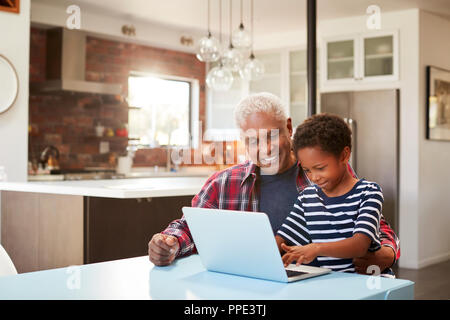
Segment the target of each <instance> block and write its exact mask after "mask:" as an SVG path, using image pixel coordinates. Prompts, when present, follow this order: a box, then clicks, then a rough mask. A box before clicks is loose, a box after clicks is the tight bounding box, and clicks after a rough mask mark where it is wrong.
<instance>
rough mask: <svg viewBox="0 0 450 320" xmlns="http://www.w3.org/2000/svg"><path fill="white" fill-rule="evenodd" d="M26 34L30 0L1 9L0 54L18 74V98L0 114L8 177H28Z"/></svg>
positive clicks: (1, 158) (0, 155)
mask: <svg viewBox="0 0 450 320" xmlns="http://www.w3.org/2000/svg"><path fill="white" fill-rule="evenodd" d="M29 34H30V0H22V1H20V14H16V13H8V12H1V11H0V54H3V55H4V56H6V57H7V58H8V59H9V60H10V61H11V62H12V64H13V65H14V67H15V68H16V71H17V74H18V76H19V94H18V97H17V100H16V102H15V104H14V105H13V106H12V108H11V109H9V110H8V111H7V112H6V113H2V114H0V166H5V168H6V172H7V175H8V180H9V181H26V180H27V144H28V137H27V131H28V130H27V127H28V78H29V68H28V64H29V50H28V49H29V47H30V44H29V40H28V37H29Z"/></svg>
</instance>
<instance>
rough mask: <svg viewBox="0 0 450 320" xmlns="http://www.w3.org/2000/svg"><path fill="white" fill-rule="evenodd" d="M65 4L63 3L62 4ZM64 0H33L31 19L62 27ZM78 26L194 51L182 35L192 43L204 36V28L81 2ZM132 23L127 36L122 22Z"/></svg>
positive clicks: (122, 38) (114, 37)
mask: <svg viewBox="0 0 450 320" xmlns="http://www.w3.org/2000/svg"><path fill="white" fill-rule="evenodd" d="M65 4H66V6H65ZM66 9H67V2H66V1H58V0H54V1H47V3H40V2H36V1H33V3H32V6H31V13H32V15H31V21H32V22H33V23H36V24H43V25H52V26H60V27H62V26H65V25H66V20H67V18H68V16H69V14H67V13H66ZM80 9H81V29H82V30H84V31H87V32H90V33H93V34H97V35H99V36H100V37H102V38H110V39H112V40H118V41H130V42H133V43H139V44H142V45H147V46H154V47H164V48H168V49H171V50H176V51H185V52H191V53H194V52H195V46H194V45H192V46H184V45H182V44H181V43H180V38H181V36H189V37H192V38H193V40H194V43H195V42H196V41H197V40H198V39H200V38H201V37H203V36H204V32H205V31H204V30H180V29H175V28H173V27H168V26H161V25H155V24H152V23H149V22H148V21H139V20H136V19H132V18H129V17H126V16H125V15H121V16H119V15H114V16H113V15H110V14H108V13H106V14H105V12H102V11H101V10H98V11H97V12H95V11H93V10H89V11H88V10H85V9H84V7H83V6H82V5H81V6H80ZM129 24H132V25H134V26H135V28H136V36H134V37H126V36H124V35H123V34H122V32H121V27H122V26H123V25H129Z"/></svg>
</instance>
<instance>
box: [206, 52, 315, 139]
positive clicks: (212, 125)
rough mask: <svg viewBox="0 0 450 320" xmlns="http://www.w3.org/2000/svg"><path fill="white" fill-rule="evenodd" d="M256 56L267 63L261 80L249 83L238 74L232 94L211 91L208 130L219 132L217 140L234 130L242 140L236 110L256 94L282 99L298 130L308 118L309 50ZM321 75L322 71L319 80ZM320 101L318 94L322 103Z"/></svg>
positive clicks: (208, 91) (208, 90)
mask: <svg viewBox="0 0 450 320" xmlns="http://www.w3.org/2000/svg"><path fill="white" fill-rule="evenodd" d="M255 56H256V58H257V59H259V60H260V61H261V62H262V63H264V68H265V73H264V75H263V76H262V78H261V79H258V80H254V81H250V82H246V81H243V80H242V79H240V78H239V76H238V75H237V74H235V82H234V83H233V86H232V88H231V90H230V91H226V92H215V91H213V90H211V89H209V88H207V96H208V100H207V102H208V103H207V128H208V130H209V131H210V132H214V133H215V137H221V136H227V135H228V136H231V135H230V134H229V133H230V132H232V130H236V132H237V136H236V137H237V138H238V137H239V136H238V131H237V128H236V126H235V124H234V118H233V110H234V108H235V106H236V105H237V103H238V102H239V101H240V100H241V99H242V98H244V97H245V96H247V95H248V94H252V93H257V92H270V93H273V94H275V95H277V96H278V97H280V99H281V101H282V102H283V104H284V105H285V106H286V108H287V110H286V112H287V114H288V116H289V117H291V118H292V124H293V126H294V128H295V127H296V126H297V125H299V124H300V123H302V122H303V120H304V119H305V118H306V117H307V99H308V96H307V68H306V65H307V60H306V59H307V56H306V49H305V48H287V49H286V48H285V49H277V50H269V51H261V52H256V53H255ZM213 66H214V64H211V66H210V68H211V67H213ZM318 70H319V68H318ZM317 72H318V71H317ZM319 75H320V74H319V72H318V73H317V79H319ZM318 84H319V83H318ZM319 100H320V95H319V92H318V95H317V101H318V104H320V101H319ZM211 136H212V135H209V136H208V137H211Z"/></svg>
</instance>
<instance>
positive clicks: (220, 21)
mask: <svg viewBox="0 0 450 320" xmlns="http://www.w3.org/2000/svg"><path fill="white" fill-rule="evenodd" d="M219 15H220V16H219V30H220V35H219V41H220V44H221V45H222V0H220V1H219Z"/></svg>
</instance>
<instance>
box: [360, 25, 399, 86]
mask: <svg viewBox="0 0 450 320" xmlns="http://www.w3.org/2000/svg"><path fill="white" fill-rule="evenodd" d="M360 50H361V57H362V59H361V69H360V70H361V74H360V79H361V80H362V81H364V82H373V81H395V80H398V74H399V72H398V67H399V63H398V32H397V31H392V32H377V33H371V34H368V35H363V36H362V37H361V41H360Z"/></svg>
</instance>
